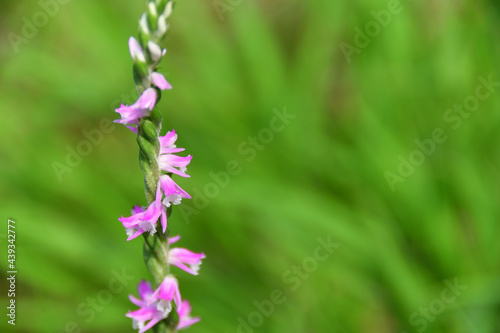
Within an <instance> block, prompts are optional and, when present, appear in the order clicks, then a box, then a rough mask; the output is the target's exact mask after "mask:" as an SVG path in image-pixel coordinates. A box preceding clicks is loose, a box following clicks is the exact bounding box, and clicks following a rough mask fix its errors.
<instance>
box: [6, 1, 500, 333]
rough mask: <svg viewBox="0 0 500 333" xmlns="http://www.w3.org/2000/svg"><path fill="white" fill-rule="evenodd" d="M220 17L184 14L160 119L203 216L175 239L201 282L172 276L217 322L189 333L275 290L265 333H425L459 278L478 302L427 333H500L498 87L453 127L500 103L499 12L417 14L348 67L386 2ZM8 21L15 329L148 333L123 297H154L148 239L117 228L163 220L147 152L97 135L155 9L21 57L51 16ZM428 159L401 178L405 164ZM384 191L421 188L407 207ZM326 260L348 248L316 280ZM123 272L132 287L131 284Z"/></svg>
mask: <svg viewBox="0 0 500 333" xmlns="http://www.w3.org/2000/svg"><path fill="white" fill-rule="evenodd" d="M220 3H224V4H226V7H224V8H225V10H222V9H220V8H219V10H218V11H217V10H216V9H215V8H214V6H213V3H212V1H211V0H210V1H208V0H207V1H201V2H200V1H198V2H189V1H178V2H177V3H176V8H175V10H174V13H173V16H172V20H171V25H170V28H169V35H168V36H167V39H166V43H164V45H163V46H164V47H166V48H167V49H168V53H167V56H166V57H165V62H164V63H163V64H162V68H160V71H161V72H162V73H164V74H166V78H167V80H169V82H170V83H171V84H172V85H173V87H174V88H173V89H172V90H171V91H167V92H164V93H163V96H162V97H163V98H162V103H160V104H159V109H160V111H161V112H162V114H163V119H164V120H163V131H162V134H163V133H165V132H166V131H167V130H170V129H172V128H175V130H176V131H177V132H178V134H179V141H178V145H179V146H180V147H185V148H186V152H187V154H192V155H193V156H194V158H193V161H192V163H191V165H190V167H189V173H190V174H191V176H192V177H191V178H189V179H179V178H180V177H177V178H176V180H178V182H179V185H180V186H181V187H183V188H184V189H185V190H186V191H188V192H189V193H190V194H191V195H192V196H193V197H194V199H193V200H191V201H189V200H184V201H183V205H181V206H179V207H174V208H173V211H172V215H171V217H170V218H169V221H168V223H169V228H170V230H171V232H172V235H177V234H181V235H182V239H181V241H180V242H179V246H183V247H187V248H190V249H192V250H193V251H196V252H201V251H203V252H205V254H206V255H207V259H205V261H204V263H203V265H202V267H201V271H200V273H201V274H200V275H199V276H197V277H192V276H187V275H188V274H184V273H183V272H180V271H176V273H178V274H179V275H182V279H181V290H182V292H183V296H184V297H186V298H188V299H189V300H190V301H191V303H192V305H193V314H194V315H200V316H202V322H201V323H200V324H197V325H196V326H194V327H193V328H191V331H192V332H228V333H230V332H237V328H238V325H240V322H239V320H238V318H239V317H241V318H243V319H244V321H246V322H248V320H249V318H248V317H249V315H250V316H251V314H252V312H254V311H257V308H258V307H257V306H256V305H255V301H257V303H259V304H261V303H262V302H264V301H265V300H271V299H273V291H275V290H277V289H278V290H281V291H283V292H284V297H286V300H285V301H284V302H283V303H280V304H274V305H273V307H274V310H273V311H271V312H272V313H271V314H270V315H269V316H264V315H262V317H263V320H262V323H261V324H259V325H258V327H255V328H254V329H253V331H254V332H297V333H299V332H300V333H302V332H321V333H324V332H395V333H396V332H397V333H399V332H402V331H406V332H409V333H410V332H417V331H418V329H419V328H422V327H424V324H422V323H421V321H420V322H418V324H415V323H413V325H412V322H410V317H411V316H412V314H413V313H417V314H418V313H419V311H420V310H419V308H420V307H429V306H433V305H434V306H438V305H439V302H438V301H436V300H441V299H442V292H443V290H445V289H446V288H447V285H446V284H445V283H444V281H445V280H447V281H449V282H450V283H453V281H454V280H455V278H457V279H458V282H459V283H460V284H462V285H465V286H467V289H465V290H463V291H462V292H461V294H460V295H459V296H456V299H455V300H454V301H452V302H450V303H446V302H444V303H443V302H441V303H442V304H444V305H445V309H444V310H443V311H437V312H439V313H438V314H436V315H435V318H434V320H432V321H431V320H428V321H427V322H426V324H425V325H426V326H425V332H429V333H431V332H477V333H490V332H499V331H500V327H499V326H498V325H499V324H498V316H499V313H498V308H499V305H500V285H499V278H500V275H499V267H500V265H499V264H498V263H499V261H500V242H498V241H497V240H496V237H498V234H499V223H498V221H500V214H499V209H498V202H499V199H500V193H499V189H500V177H499V175H500V171H499V169H500V168H499V165H500V154H499V149H498V144H497V143H498V142H500V131H499V126H500V113H499V112H497V110H498V109H499V106H500V90H499V89H498V88H499V87H498V86H493V88H492V89H493V91H491V93H490V96H489V97H487V98H485V99H482V100H480V101H479V105H478V106H477V108H475V109H474V111H472V112H468V111H467V112H464V111H462V113H460V112H455V111H453V106H454V104H463V103H465V101H466V100H467V98H468V97H469V96H474V95H475V94H476V90H477V87H478V86H480V85H481V81H480V80H479V79H478V77H482V78H484V79H488V77H489V76H490V75H491V76H492V79H493V81H495V82H497V81H500V73H498V59H499V50H498V46H497V45H499V43H498V31H499V30H498V10H497V5H495V3H494V2H488V1H461V2H457V1H438V2H436V1H413V2H410V1H402V2H401V6H402V8H403V10H402V12H401V13H399V14H395V15H392V17H391V21H390V23H389V24H388V25H387V26H386V27H383V28H381V31H380V33H379V34H378V35H376V36H375V37H373V38H371V41H370V43H369V45H368V46H366V47H364V48H359V50H360V52H359V53H354V54H352V57H351V62H350V63H348V61H347V60H346V58H345V56H344V54H343V52H342V50H341V48H340V45H341V43H349V44H350V45H352V46H355V41H354V39H355V36H356V31H355V30H354V28H355V27H359V28H360V29H362V30H364V29H365V25H366V24H367V23H369V22H370V21H373V20H374V18H373V16H372V15H373V14H372V13H371V11H375V12H379V11H381V10H385V9H387V8H388V1H362V0H359V1H355V2H349V1H326V0H320V1H297V0H288V1H283V0H275V1H257V2H256V1H241V2H240V4H238V5H234V4H235V3H238V1H232V2H231V1H224V0H221V1H220ZM230 3H233V5H227V4H230ZM227 6H229V7H227ZM0 8H1V9H2V11H1V15H2V18H1V19H0V26H1V27H2V29H1V30H2V32H3V33H2V34H1V35H2V39H1V47H0V64H1V65H0V66H2V69H1V72H0V73H1V74H0V87H1V89H0V105H1V107H2V114H3V115H4V117H3V128H2V132H3V133H2V141H1V144H0V156H1V158H2V161H3V163H2V164H1V166H0V168H1V181H2V192H1V193H2V197H1V198H2V205H1V206H0V207H1V208H0V211H1V213H2V214H1V216H2V218H3V219H4V221H5V224H3V225H4V226H5V229H4V230H0V234H3V235H5V233H6V230H7V226H6V223H7V217H11V218H14V219H15V220H16V222H17V224H16V226H17V229H16V232H17V243H16V244H17V245H16V246H17V257H16V258H17V266H18V281H17V283H18V284H17V288H18V293H17V295H16V300H17V306H18V307H17V311H18V321H17V323H16V327H15V329H16V331H19V332H51V333H53V332H65V331H66V332H72V331H74V332H77V329H81V330H82V332H132V328H131V323H130V320H129V319H128V318H126V317H125V316H124V314H125V313H126V312H127V311H128V310H132V309H134V306H133V305H132V304H131V303H130V302H129V301H128V299H127V295H128V294H129V293H136V291H135V285H136V284H137V282H138V281H139V280H140V279H142V278H145V279H151V277H150V276H149V275H148V273H147V270H146V268H145V267H144V264H143V258H142V250H141V249H142V245H143V244H142V243H143V241H142V239H141V238H138V239H136V240H134V241H131V242H125V239H126V235H125V233H124V230H123V227H122V226H121V224H120V223H119V222H118V220H117V218H118V217H119V216H120V215H121V214H123V215H127V214H128V213H129V210H130V209H131V207H132V206H133V205H134V204H141V205H144V204H145V203H146V202H145V199H144V183H143V177H142V174H141V171H140V166H139V162H138V148H137V143H136V142H135V135H133V134H132V133H131V132H130V131H129V130H128V129H126V128H125V127H124V126H118V125H113V126H112V127H107V128H106V129H104V127H103V125H101V122H102V121H103V119H108V120H110V119H115V118H117V115H116V114H115V113H114V112H113V110H114V108H116V107H118V106H119V103H121V102H123V103H132V102H134V101H135V99H136V98H137V95H135V93H134V92H133V91H134V83H133V80H132V75H131V74H132V61H131V59H130V58H129V54H128V49H127V41H128V37H129V36H130V35H133V34H135V32H136V30H137V17H138V16H139V14H140V13H141V12H142V11H144V9H145V6H144V3H143V2H142V1H128V2H123V1H118V0H112V1H70V2H69V3H67V4H64V5H63V4H61V5H60V6H59V11H58V13H57V14H55V15H54V17H50V18H49V20H48V22H47V24H46V25H44V26H43V27H40V28H39V29H38V33H37V34H36V36H34V37H32V38H27V42H26V43H21V44H19V45H18V49H19V50H18V52H17V53H16V52H14V50H13V48H12V46H11V44H10V42H9V38H8V37H7V34H8V32H13V33H15V34H17V35H19V36H22V28H23V25H24V21H23V20H22V18H23V16H25V17H26V18H27V19H28V21H33V20H32V18H33V15H34V14H35V13H37V12H39V11H41V10H42V9H41V7H40V5H39V3H38V1H34V0H33V1H29V2H18V3H17V2H16V3H15V4H14V3H12V4H9V5H6V4H2V5H0ZM228 8H230V9H228ZM221 13H222V14H221ZM219 14H221V15H223V18H224V20H221V19H220V16H219ZM481 91H482V92H483V93H484V92H485V91H488V90H485V88H483V89H482V90H481ZM450 109H451V110H452V111H450V112H448V110H450ZM464 110H465V109H464ZM285 111H286V112H287V113H288V114H289V115H291V116H290V117H289V118H286V116H284V114H285V113H284V112H285ZM272 128H276V129H282V130H275V131H272V130H265V129H272ZM436 129H442V133H443V136H445V137H446V139H444V141H442V142H436V141H434V140H433V139H432V138H433V136H434V135H433V133H434V132H435V130H436ZM270 133H271V134H270ZM250 137H257V139H256V140H257V143H256V144H255V145H254V143H252V140H253V139H251V138H250ZM271 138H272V139H271ZM430 139H432V140H433V141H432V142H433V144H434V149H433V151H432V152H431V153H429V154H425V153H421V155H422V156H424V161H423V162H422V164H421V165H419V166H415V167H413V169H414V170H413V171H412V172H410V171H411V169H412V167H411V166H410V167H408V166H406V171H408V173H410V175H409V176H408V177H403V176H401V175H399V174H398V168H399V167H400V163H401V162H400V156H401V158H402V159H404V160H406V161H409V160H410V157H411V156H410V155H411V154H412V153H413V158H414V159H415V158H417V155H419V154H418V153H414V152H415V151H418V150H420V151H422V150H423V149H424V148H419V146H418V145H417V143H415V141H416V140H419V142H421V143H423V144H426V143H427V144H428V147H431V146H429V145H430V144H429V141H428V140H430ZM85 141H87V142H89V143H88V144H85V143H84V142H85ZM89 147H90V148H89ZM255 147H257V148H255ZM429 149H430V148H429ZM72 151H73V152H75V153H72ZM78 151H82V152H85V153H84V154H80V153H78ZM87 152H88V153H87ZM235 161H236V162H235ZM54 162H57V163H60V165H64V166H66V168H62V169H61V168H60V167H59V169H58V168H56V169H54V168H55V167H54ZM403 169H404V168H403ZM221 172H224V174H221ZM386 172H391V173H393V174H395V175H398V176H399V177H401V178H402V179H403V180H404V181H403V182H398V183H395V185H394V189H395V190H394V191H391V187H390V185H389V184H388V182H387V180H386ZM227 175H229V176H227ZM59 179H61V180H62V181H59ZM214 179H218V183H217V182H216V181H215V180H214ZM200 194H201V196H200ZM204 198H205V200H203V199H204ZM205 201H206V202H208V204H206V202H205ZM182 207H184V208H182ZM318 238H321V239H322V241H323V242H326V241H327V239H328V238H330V239H331V241H332V242H334V243H338V244H339V245H340V246H339V247H338V248H336V249H335V251H333V252H332V253H331V254H330V253H329V254H328V257H327V259H325V260H324V261H317V268H314V269H313V267H314V266H310V265H311V262H312V261H311V259H308V258H314V256H315V252H316V249H317V248H318V246H320V242H319V241H318ZM1 241H2V245H1V247H2V250H1V251H0V253H2V254H1V255H0V267H1V268H2V273H1V274H4V272H5V271H6V270H7V260H6V255H4V253H6V250H5V249H6V238H2V239H1ZM326 253H327V252H324V251H322V252H321V254H322V255H326ZM294 265H300V266H302V265H305V266H306V267H308V268H309V269H310V270H311V272H310V273H307V274H308V275H307V278H305V277H304V278H300V277H299V275H296V274H294V273H293V272H292V270H293V268H292V267H293V266H294ZM308 265H309V266H308ZM174 269H175V268H174ZM123 270H125V272H126V274H128V275H129V276H131V278H130V279H123V281H124V282H123V283H118V282H116V281H117V280H116V276H115V275H116V274H121V273H122V271H123ZM117 272H119V273H117ZM301 274H305V273H301ZM303 276H306V275H303ZM2 280H3V281H4V282H2V284H1V285H2V286H7V285H6V284H5V281H6V280H5V279H4V278H2ZM111 281H115V282H116V283H115V284H114V285H110V283H111ZM123 285H124V287H123V288H122V286H123ZM118 286H119V287H120V288H118ZM113 287H114V288H113ZM295 287H297V288H296V289H295ZM116 289H120V291H117V292H113V290H116ZM292 289H294V290H292ZM4 290H5V288H3V287H2V294H1V296H0V297H2V302H1V304H2V306H3V305H6V304H7V303H6V302H5V301H6V293H5V292H4ZM108 295H112V298H111V299H109V298H106V296H108ZM92 299H96V300H95V301H94V302H95V304H94V305H91V302H92ZM103 301H104V302H103ZM3 308H4V309H5V307H3ZM264 312H266V310H264ZM434 312H436V311H434ZM431 314H432V313H431ZM251 317H252V316H251ZM253 317H254V319H250V320H256V318H257V317H256V316H255V315H254V316H253ZM422 318H425V317H424V316H422V315H418V317H414V318H413V319H414V320H422ZM257 319H258V318H257ZM72 322H74V323H72ZM5 325H7V324H6V323H5V318H4V319H3V320H2V322H1V324H0V327H2V328H3V327H6V326H5ZM73 326H75V327H77V329H74V330H73V329H72V327H73ZM9 328H11V327H9ZM2 331H3V329H2ZM242 332H244V329H243V331H242Z"/></svg>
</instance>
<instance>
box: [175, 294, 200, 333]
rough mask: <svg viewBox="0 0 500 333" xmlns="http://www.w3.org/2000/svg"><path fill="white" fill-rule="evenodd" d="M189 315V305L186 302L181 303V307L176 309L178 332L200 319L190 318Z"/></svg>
mask: <svg viewBox="0 0 500 333" xmlns="http://www.w3.org/2000/svg"><path fill="white" fill-rule="evenodd" d="M190 313H191V305H190V304H189V302H188V301H182V303H181V305H180V306H179V307H178V308H177V314H178V315H179V324H178V325H177V329H178V330H182V329H183V328H187V327H189V326H191V325H193V324H196V323H197V322H199V321H200V320H201V318H200V317H194V318H191V316H189V314H190Z"/></svg>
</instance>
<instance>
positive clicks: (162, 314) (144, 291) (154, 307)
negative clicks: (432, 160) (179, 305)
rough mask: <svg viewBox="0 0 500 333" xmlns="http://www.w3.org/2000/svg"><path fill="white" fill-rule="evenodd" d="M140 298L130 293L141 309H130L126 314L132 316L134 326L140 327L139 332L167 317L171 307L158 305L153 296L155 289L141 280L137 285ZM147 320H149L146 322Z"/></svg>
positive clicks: (130, 296)
mask: <svg viewBox="0 0 500 333" xmlns="http://www.w3.org/2000/svg"><path fill="white" fill-rule="evenodd" d="M137 290H138V293H139V297H140V299H138V298H136V297H134V296H132V295H129V299H130V301H131V302H132V303H134V304H135V305H137V306H138V307H139V308H140V309H139V310H136V311H129V313H127V314H126V315H125V316H127V317H129V318H132V320H133V323H132V326H133V327H134V328H135V329H139V333H143V332H145V331H147V330H148V329H150V328H151V327H153V326H154V325H156V324H157V323H158V322H159V321H160V320H163V319H165V318H167V316H168V314H169V313H170V311H171V309H168V308H162V307H161V306H158V304H157V302H155V299H154V297H153V290H152V288H151V285H150V284H149V283H148V282H145V281H141V282H140V283H139V285H138V286H137ZM146 321H149V322H148V323H146Z"/></svg>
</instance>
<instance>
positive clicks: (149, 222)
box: [118, 186, 167, 241]
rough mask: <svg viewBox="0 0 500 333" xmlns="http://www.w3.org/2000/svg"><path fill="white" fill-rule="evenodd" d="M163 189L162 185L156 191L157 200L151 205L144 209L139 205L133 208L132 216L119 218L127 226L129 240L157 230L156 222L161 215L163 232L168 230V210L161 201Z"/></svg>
mask: <svg viewBox="0 0 500 333" xmlns="http://www.w3.org/2000/svg"><path fill="white" fill-rule="evenodd" d="M161 198H162V191H161V188H160V186H158V189H157V191H156V200H155V201H153V202H152V203H151V204H150V205H149V207H148V208H147V209H146V210H144V209H142V208H141V207H139V206H135V207H134V208H133V209H132V216H129V217H123V216H122V217H121V218H119V219H118V220H119V221H120V222H121V223H122V224H123V226H124V227H125V228H126V231H127V235H128V236H129V237H128V238H127V241H129V240H132V239H134V238H136V237H138V236H139V235H142V234H143V233H145V232H147V231H149V232H150V233H151V234H154V233H155V232H156V223H157V222H158V219H159V218H160V217H161V226H162V229H163V232H165V231H166V230H167V210H166V208H165V206H164V205H163V204H162V202H161Z"/></svg>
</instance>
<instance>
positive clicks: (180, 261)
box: [167, 247, 205, 275]
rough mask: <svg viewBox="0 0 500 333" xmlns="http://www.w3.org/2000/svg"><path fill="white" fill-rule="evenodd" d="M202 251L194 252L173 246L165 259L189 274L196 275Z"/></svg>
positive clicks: (202, 257)
mask: <svg viewBox="0 0 500 333" xmlns="http://www.w3.org/2000/svg"><path fill="white" fill-rule="evenodd" d="M204 258H205V254H204V253H194V252H191V251H189V250H188V249H184V248H180V247H175V248H173V249H170V250H169V251H168V255H167V261H168V263H169V264H170V265H173V266H176V267H179V268H180V269H182V270H184V271H186V272H188V273H189V274H193V275H198V271H199V270H200V265H201V260H202V259H204Z"/></svg>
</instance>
